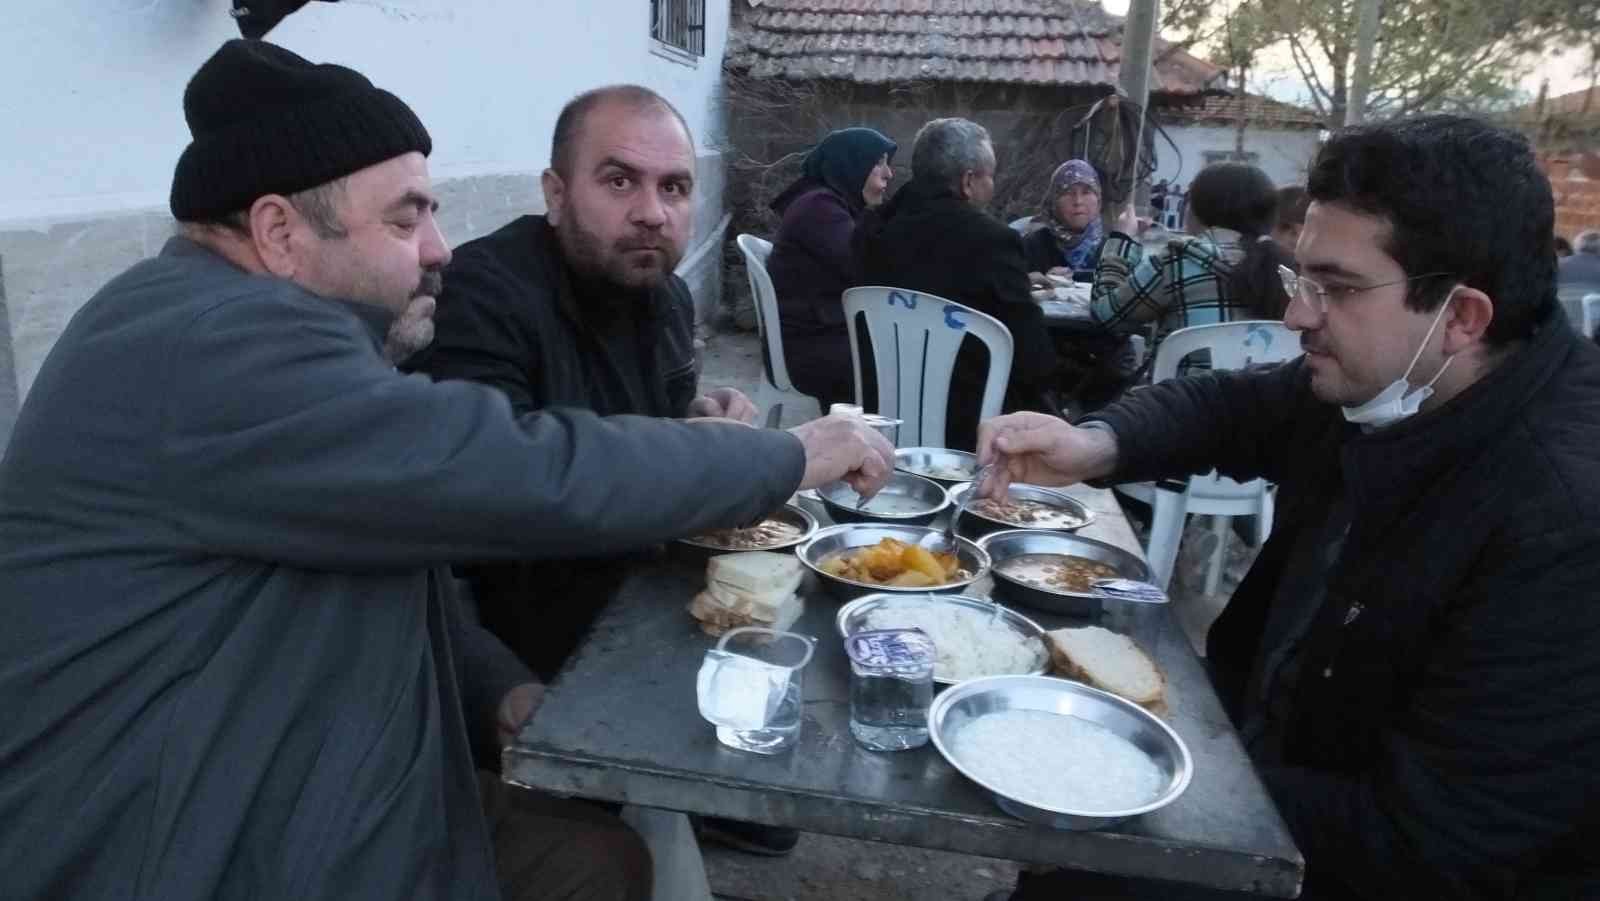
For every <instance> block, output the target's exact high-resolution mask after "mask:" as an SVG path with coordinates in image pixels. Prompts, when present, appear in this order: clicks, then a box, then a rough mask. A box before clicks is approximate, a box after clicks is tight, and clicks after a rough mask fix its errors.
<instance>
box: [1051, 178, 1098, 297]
mask: <svg viewBox="0 0 1600 901" xmlns="http://www.w3.org/2000/svg"><path fill="white" fill-rule="evenodd" d="M1073 185H1087V186H1088V187H1089V188H1090V189H1091V190H1093V191H1094V192H1095V193H1096V194H1099V193H1100V177H1099V176H1098V175H1096V174H1095V171H1094V166H1092V165H1090V164H1089V163H1088V162H1087V161H1086V160H1067V161H1066V162H1064V163H1062V164H1061V165H1060V166H1057V167H1056V171H1055V174H1053V175H1051V176H1050V189H1049V190H1047V191H1045V193H1044V210H1043V216H1044V221H1045V222H1048V223H1050V230H1051V231H1052V232H1054V233H1055V236H1056V244H1057V246H1059V247H1060V248H1061V254H1062V257H1063V258H1064V259H1065V260H1066V265H1067V266H1068V267H1069V268H1071V269H1077V270H1081V269H1092V268H1094V261H1095V255H1096V254H1098V253H1099V252H1100V244H1101V242H1102V241H1103V240H1104V237H1105V229H1104V228H1103V227H1102V226H1101V224H1100V217H1098V216H1096V217H1095V218H1093V219H1091V220H1089V224H1088V226H1086V227H1085V228H1084V229H1083V231H1076V232H1075V231H1073V230H1072V229H1070V228H1068V227H1067V224H1066V223H1065V222H1062V221H1061V216H1060V214H1059V213H1057V212H1056V201H1057V200H1059V199H1060V198H1061V195H1062V194H1065V193H1066V192H1067V190H1068V189H1069V188H1071V187H1072V186H1073Z"/></svg>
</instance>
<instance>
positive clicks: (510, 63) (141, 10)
mask: <svg viewBox="0 0 1600 901" xmlns="http://www.w3.org/2000/svg"><path fill="white" fill-rule="evenodd" d="M6 7H7V9H6V11H5V13H4V17H3V23H0V148H4V154H5V156H4V164H3V165H0V224H7V223H18V222H27V221H41V220H42V221H61V220H63V219H70V218H82V217H87V216H98V215H103V214H106V213H115V212H121V211H131V210H137V209H149V208H164V207H165V206H166V202H167V191H168V189H169V187H170V185H171V180H172V168H173V165H174V164H175V163H176V162H177V158H178V154H179V153H180V152H182V150H183V147H184V145H185V144H187V142H188V131H187V129H186V127H185V125H184V122H183V112H182V108H181V99H182V95H183V88H184V85H185V84H186V83H187V81H188V79H189V76H190V75H192V74H193V73H194V71H195V69H197V68H198V67H199V65H200V63H201V62H203V61H204V60H205V59H206V57H207V56H209V55H210V54H211V53H212V51H214V50H215V49H216V47H217V46H218V45H219V44H220V43H221V42H222V41H224V40H226V39H228V38H230V37H237V36H238V30H237V29H236V28H235V27H234V24H233V20H232V19H231V18H229V16H228V9H229V8H230V4H229V2H228V0H25V2H23V0H19V2H15V3H7V4H6ZM707 7H708V8H707V11H706V14H707V19H708V21H707V27H706V34H707V40H706V44H707V46H706V55H705V57H704V58H702V59H701V60H700V61H699V64H698V66H696V67H690V66H686V65H684V64H682V63H679V62H677V61H674V60H671V59H667V58H665V57H663V56H661V55H658V54H654V53H652V52H651V41H650V39H649V18H650V4H649V0H342V2H339V3H320V2H318V3H310V4H308V5H306V6H305V7H303V8H302V9H301V10H300V11H299V12H297V13H295V14H294V15H293V16H291V17H289V18H288V19H286V20H285V21H284V22H283V23H282V24H280V25H279V26H278V27H277V28H276V29H275V30H274V31H273V32H272V34H271V35H270V36H269V39H270V40H272V41H274V42H277V43H280V44H282V45H284V46H286V47H288V48H290V49H292V50H294V51H295V52H297V53H300V54H301V55H303V56H306V57H307V58H309V59H311V60H314V61H319V62H321V61H328V62H338V63H342V64H344V65H348V66H351V67H353V68H355V69H357V70H359V71H361V72H362V73H364V74H366V75H367V76H368V77H369V78H371V79H372V80H373V81H374V82H375V83H376V84H377V85H379V86H380V87H383V88H386V89H388V90H390V91H393V92H394V93H396V94H398V95H399V96H400V97H401V98H403V99H404V100H406V101H407V102H408V103H410V104H411V106H412V107H413V108H414V109H416V110H417V113H418V115H419V116H420V117H421V118H422V120H423V122H424V123H425V124H426V125H427V126H428V130H429V131H430V132H431V133H432V134H433V138H434V154H433V157H432V159H431V170H432V173H433V177H434V178H435V180H439V179H445V178H452V177H459V176H469V175H483V174H497V173H507V172H536V171H538V170H540V169H542V168H544V166H545V164H546V162H547V160H548V157H549V139H550V131H551V129H552V127H553V126H554V124H555V117H556V113H557V112H558V111H559V110H560V108H561V105H562V104H563V103H565V102H566V100H568V99H569V98H570V97H571V96H572V95H574V94H576V93H578V92H579V91H582V90H584V89H587V88H591V87H595V86H598V85H601V84H607V83H612V82H622V81H632V82H638V83H641V84H644V85H647V86H649V87H651V88H654V89H655V90H657V91H660V92H661V93H662V94H664V95H665V96H666V97H667V98H668V99H670V100H671V101H672V102H673V103H674V104H676V105H677V106H678V108H679V109H680V110H681V111H682V112H683V114H684V116H685V118H687V119H688V121H689V123H690V125H691V126H692V127H693V128H694V130H695V133H696V138H697V140H698V142H699V143H700V145H701V146H702V147H706V146H708V145H712V144H714V143H717V142H719V141H720V138H721V133H722V129H721V126H720V122H719V117H718V113H717V111H716V108H715V106H714V101H713V91H714V89H715V87H716V85H717V84H718V83H719V81H720V73H721V60H722V50H723V45H724V43H725V37H726V33H727V19H728V2H727V0H720V2H719V0H711V2H709V3H707Z"/></svg>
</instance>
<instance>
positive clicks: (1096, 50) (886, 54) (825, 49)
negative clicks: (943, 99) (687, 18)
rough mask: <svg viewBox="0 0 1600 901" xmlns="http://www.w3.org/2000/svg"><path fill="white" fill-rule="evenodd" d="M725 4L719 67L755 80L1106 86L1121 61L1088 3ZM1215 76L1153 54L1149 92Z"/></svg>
mask: <svg viewBox="0 0 1600 901" xmlns="http://www.w3.org/2000/svg"><path fill="white" fill-rule="evenodd" d="M734 5H735V14H734V22H733V27H732V32H733V33H732V35H731V39H730V41H729V48H728V58H727V65H728V66H729V67H730V68H734V69H745V70H748V71H749V72H750V73H751V74H752V75H754V76H756V77H758V78H840V79H846V80H850V81H856V82H862V83H882V82H889V81H906V80H912V79H919V78H936V79H942V80H949V81H969V82H989V83H1022V84H1044V85H1069V84H1070V85H1114V84H1116V81H1117V65H1118V62H1119V61H1120V59H1121V56H1122V46H1121V42H1122V24H1123V22H1122V19H1121V18H1120V17H1118V16H1112V15H1110V14H1108V13H1106V12H1105V10H1104V9H1103V8H1102V7H1101V6H1100V4H1099V3H1098V2H1092V0H760V5H759V6H752V5H750V0H734ZM1163 48H1165V45H1164V43H1163ZM1222 78H1223V72H1222V70H1220V69H1218V68H1217V67H1216V66H1213V65H1211V64H1210V63H1207V62H1205V61H1204V60H1200V59H1197V58H1196V57H1193V56H1191V55H1189V54H1187V53H1184V52H1183V51H1181V50H1170V51H1167V52H1158V59H1157V62H1156V71H1155V78H1154V79H1153V80H1154V83H1155V86H1156V88H1157V90H1159V91H1162V92H1165V93H1168V94H1175V95H1188V96H1193V95H1197V94H1202V93H1205V92H1207V91H1215V90H1216V88H1217V86H1218V85H1219V84H1220V83H1221V80H1222Z"/></svg>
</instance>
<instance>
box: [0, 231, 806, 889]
mask: <svg viewBox="0 0 1600 901" xmlns="http://www.w3.org/2000/svg"><path fill="white" fill-rule="evenodd" d="M385 327H386V320H385V317H383V316H381V315H376V314H375V313H374V308H370V307H362V306H355V305H350V304H344V303H340V302H334V301H328V300H324V299H321V298H318V297H315V296H313V295H311V294H308V293H306V292H304V291H301V290H299V289H298V288H296V287H294V286H293V285H291V284H290V283H287V282H284V281H280V280H276V279H271V278H265V277H258V276H250V275H247V274H245V273H243V272H241V271H240V270H238V269H236V268H234V267H233V266H231V265H230V264H228V263H227V262H225V261H224V260H222V259H221V258H219V257H217V256H215V255H213V254H211V253H210V252H208V251H206V250H204V249H202V248H200V247H199V246H197V245H195V244H193V243H191V242H188V241H186V240H184V239H181V238H180V239H174V240H173V241H172V242H171V243H169V244H168V245H167V247H166V249H165V250H164V251H163V252H162V254H161V255H160V256H158V257H156V258H154V259H151V260H147V261H145V262H143V263H140V264H138V265H136V266H134V267H133V268H132V269H130V270H129V271H128V272H126V273H124V274H123V275H121V276H119V277H118V278H116V279H115V280H113V281H112V282H111V283H110V284H109V285H107V286H106V287H105V288H104V289H103V290H102V291H101V292H100V293H99V294H98V295H96V296H95V297H94V298H93V299H91V300H90V301H89V302H88V304H87V305H86V306H85V307H84V308H83V309H82V310H81V311H80V312H79V313H78V314H77V315H76V316H75V317H74V319H73V321H72V322H71V324H70V325H69V326H68V328H67V329H66V331H65V333H64V334H63V335H62V336H61V338H60V340H59V341H58V342H57V344H56V346H55V348H54V349H53V350H52V352H51V354H50V356H49V358H48V359H47V360H46V362H45V365H44V368H43V369H42V370H41V371H40V373H39V376H38V379H37V380H36V381H35V382H34V384H33V388H32V391H31V393H30V394H29V396H28V398H27V402H26V404H25V405H24V407H23V409H22V411H21V415H20V417H19V419H18V421H17V424H16V429H15V432H14V434H13V436H12V439H11V443H10V446H9V448H8V449H7V451H6V455H5V458H4V461H3V462H0V615H3V622H4V625H3V626H0V722H3V724H4V725H3V727H0V873H3V874H4V876H3V877H0V896H3V897H5V898H147V899H160V901H182V899H202V898H205V899H209V898H296V899H324V898H325V899H340V901H344V899H351V898H363V899H368V898H393V899H401V898H405V899H412V898H423V899H431V898H457V899H459V898H483V899H490V898H494V897H496V896H497V894H498V892H497V889H496V886H495V879H494V869H493V861H492V860H491V852H490V845H489V840H488V836H487V833H486V830H485V827H484V824H483V822H482V815H481V812H480V807H479V801H478V796H477V790H476V786H475V782H474V776H473V764H472V760H471V755H470V751H469V747H468V734H467V727H468V722H469V717H470V718H472V719H477V720H481V719H482V718H483V717H484V716H487V715H488V712H489V711H492V710H493V708H494V704H495V702H496V701H497V699H498V697H499V692H502V691H503V690H504V689H505V688H507V687H508V685H507V684H506V678H507V674H508V673H513V674H514V673H515V672H516V671H517V670H516V669H515V667H514V666H513V667H511V668H509V669H508V668H506V667H505V666H503V665H501V663H500V662H503V660H504V656H503V655H504V652H503V650H502V649H497V648H495V647H493V646H492V645H488V644H486V643H485V642H484V638H485V636H484V634H483V633H481V631H477V630H474V629H470V628H467V627H466V626H464V625H463V623H462V622H461V620H460V617H459V615H458V612H457V611H456V609H455V607H454V605H453V603H452V602H451V601H450V599H449V598H448V597H447V596H446V594H445V593H444V592H443V591H442V590H441V585H440V583H439V580H438V579H437V578H436V577H435V571H434V570H431V569H430V566H432V565H434V564H440V563H445V562H450V561H453V560H458V559H474V560H480V559H486V558H527V557H538V556H549V555H561V556H574V555H579V554H586V553H609V552H616V551H620V550H623V549H627V548H631V547H636V546H639V545H643V544H646V543H650V542H655V541H659V540H663V539H666V538H668V537H671V536H675V535H680V534H684V533H689V532H694V531H698V530H703V529H708V528H715V527H722V526H732V525H736V524H739V523H741V522H745V521H749V520H751V519H753V518H755V517H757V516H759V515H760V514H762V513H764V512H766V511H768V510H770V509H773V508H774V507H776V506H778V505H780V504H781V503H782V502H783V500H784V499H785V498H787V497H788V496H789V494H790V493H791V492H793V490H794V489H795V488H796V487H797V485H798V483H799V481H800V477H801V473H802V471H803V468H804V455H803V452H802V450H801V448H800V445H799V442H798V441H796V440H795V439H794V438H793V437H792V436H790V435H788V434H785V433H782V432H774V431H758V430H755V429H747V428H743V427H739V426H732V425H712V424H685V423H677V422H668V421H661V420H653V419H645V418H638V417H616V418H612V419H601V418H598V417H595V416H592V415H588V414H585V413H581V412H570V411H561V412H552V413H547V414H542V415H530V416H527V417H524V418H521V419H518V418H516V417H514V416H513V414H512V412H511V409H510V406H509V405H508V404H507V403H506V400H505V398H504V396H503V395H501V393H500V392H498V391H495V390H494V389H492V388H486V387H484V386H481V385H475V384H471V383H467V382H449V383H441V384H434V383H433V382H431V381H430V380H429V379H428V378H427V377H425V376H403V375H400V374H398V373H396V372H395V371H394V369H393V368H392V367H391V366H390V365H389V364H388V363H386V362H385V361H384V359H383V358H382V356H381V354H380V349H381V340H382V335H383V331H384V328H385ZM497 661H499V662H497ZM496 674H498V675H496Z"/></svg>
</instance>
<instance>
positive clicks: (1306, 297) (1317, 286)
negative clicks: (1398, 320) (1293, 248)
mask: <svg viewBox="0 0 1600 901" xmlns="http://www.w3.org/2000/svg"><path fill="white" fill-rule="evenodd" d="M1441 275H1449V273H1447V272H1425V273H1423V274H1422V275H1413V276H1411V277H1409V278H1400V279H1395V280H1394V281H1392V282H1380V283H1379V284H1376V285H1363V286H1362V287H1359V288H1344V287H1340V288H1327V287H1324V286H1323V285H1322V284H1321V283H1320V282H1316V281H1313V280H1312V279H1310V278H1308V277H1306V276H1304V275H1301V274H1300V273H1298V272H1296V271H1294V270H1293V269H1290V268H1289V267H1288V266H1279V267H1278V278H1280V279H1282V280H1283V290H1285V291H1287V292H1289V296H1290V297H1293V298H1295V299H1296V300H1298V301H1300V302H1301V303H1303V304H1305V305H1306V308H1307V309H1309V310H1310V311H1311V312H1313V313H1316V314H1317V315H1318V316H1326V315H1328V298H1330V297H1331V298H1333V299H1334V300H1335V301H1341V300H1344V299H1346V298H1348V297H1350V296H1351V295H1353V294H1361V293H1363V292H1366V291H1376V290H1377V289H1379V288H1387V287H1389V286H1390V285H1404V284H1408V283H1410V282H1414V281H1416V280H1417V279H1419V278H1436V277H1438V276H1441Z"/></svg>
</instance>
